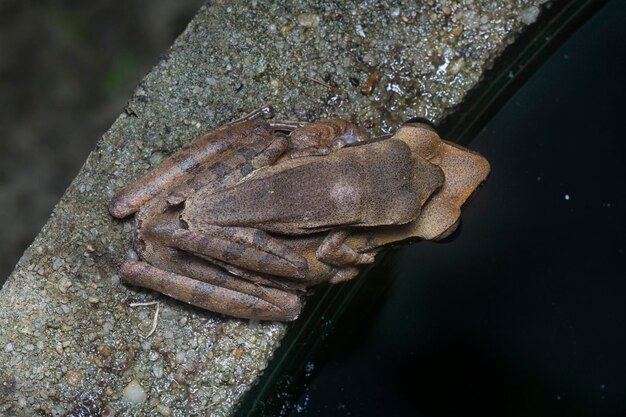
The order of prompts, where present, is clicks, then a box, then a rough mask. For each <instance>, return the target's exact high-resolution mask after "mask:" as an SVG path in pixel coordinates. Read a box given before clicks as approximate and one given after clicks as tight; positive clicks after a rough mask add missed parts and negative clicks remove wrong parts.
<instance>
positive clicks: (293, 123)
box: [269, 120, 308, 132]
mask: <svg viewBox="0 0 626 417" xmlns="http://www.w3.org/2000/svg"><path fill="white" fill-rule="evenodd" d="M269 123H270V126H272V127H273V128H274V130H282V131H284V132H291V131H293V130H296V129H300V128H301V127H304V126H306V125H307V124H308V123H307V122H300V121H297V120H273V121H271V122H269Z"/></svg>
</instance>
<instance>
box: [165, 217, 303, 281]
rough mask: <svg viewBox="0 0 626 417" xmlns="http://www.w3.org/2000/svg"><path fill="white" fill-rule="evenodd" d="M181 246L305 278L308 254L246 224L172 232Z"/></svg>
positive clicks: (234, 262) (254, 268)
mask: <svg viewBox="0 0 626 417" xmlns="http://www.w3.org/2000/svg"><path fill="white" fill-rule="evenodd" d="M171 243H172V244H173V245H174V246H176V247H177V248H179V249H182V250H184V251H187V252H192V253H194V254H198V255H204V256H208V257H210V258H214V259H218V260H221V261H224V262H228V263H230V264H232V265H235V266H238V267H241V268H245V269H250V270H252V271H258V272H265V273H268V274H272V275H276V276H281V277H288V278H293V279H298V278H301V279H303V278H305V276H306V272H307V269H308V263H307V260H306V258H304V257H303V256H301V255H300V254H299V253H298V252H296V251H294V250H293V249H291V248H289V247H288V246H286V245H285V244H283V243H282V242H281V241H280V240H278V239H276V238H273V237H272V236H270V235H269V234H267V233H265V232H263V231H261V230H258V229H253V228H247V227H220V226H212V227H204V228H203V229H202V230H201V231H200V232H195V231H190V230H185V229H179V230H176V231H175V232H174V233H173V234H172V236H171Z"/></svg>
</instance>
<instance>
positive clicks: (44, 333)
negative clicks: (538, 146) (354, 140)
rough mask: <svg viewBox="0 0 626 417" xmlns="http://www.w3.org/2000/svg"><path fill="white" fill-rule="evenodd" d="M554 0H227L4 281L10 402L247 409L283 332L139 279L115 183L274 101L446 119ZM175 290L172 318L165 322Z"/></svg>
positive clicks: (164, 63)
mask: <svg viewBox="0 0 626 417" xmlns="http://www.w3.org/2000/svg"><path fill="white" fill-rule="evenodd" d="M539 3H542V1H526V0H516V1H515V0H498V1H480V2H479V1H472V0H464V1H451V0H450V1H444V0H442V1H439V2H435V1H417V2H415V1H410V2H409V1H407V2H393V5H389V4H387V2H377V1H372V0H368V1H365V2H351V1H335V2H333V1H325V2H318V3H316V5H315V6H314V7H313V6H307V5H303V4H294V3H292V2H289V1H284V2H275V3H273V4H271V5H269V4H266V3H265V2H258V1H251V2H242V1H236V2H214V3H211V4H210V5H207V6H205V7H203V8H202V9H201V10H200V11H199V13H198V14H197V16H196V17H195V18H194V19H193V21H192V22H191V23H190V24H189V26H188V28H187V30H186V31H185V32H184V33H183V34H182V35H181V36H180V37H179V39H178V40H177V41H176V43H175V44H174V45H173V47H172V48H171V50H169V51H168V52H167V53H166V54H164V56H163V59H162V60H161V61H160V62H159V63H158V64H157V66H156V67H155V68H154V69H153V70H152V72H151V73H150V74H148V75H147V76H146V77H145V79H144V80H143V81H142V82H141V83H140V85H139V87H138V88H137V90H136V91H135V94H134V95H133V97H132V98H131V99H130V101H129V102H128V105H127V106H126V108H125V111H124V113H122V114H121V115H120V116H119V118H118V119H117V120H116V121H115V123H114V124H113V126H112V127H111V128H110V129H109V131H108V132H106V133H105V134H104V136H103V137H102V139H101V140H100V142H99V143H98V145H97V147H96V149H95V150H94V151H93V152H92V153H91V155H90V156H89V158H88V159H87V161H86V163H85V165H84V166H83V168H82V170H81V171H80V173H79V175H78V176H77V178H76V179H75V180H74V182H73V183H72V184H71V186H70V187H69V188H68V190H67V191H66V193H65V195H64V196H63V198H62V199H61V201H60V202H59V204H58V205H57V207H56V208H55V210H54V212H53V213H52V216H51V218H50V220H49V221H48V223H47V224H46V225H45V226H44V228H43V229H42V231H41V233H40V234H39V236H38V237H37V238H36V240H35V242H34V243H33V244H32V246H31V247H30V248H29V249H28V250H27V251H26V252H25V254H24V256H23V257H22V259H21V260H20V262H19V263H18V265H17V267H16V269H15V271H14V272H13V274H12V275H11V277H10V278H9V280H8V281H7V283H6V285H5V286H4V288H3V289H2V291H1V292H0V415H3V416H4V415H6V416H13V415H15V416H29V415H33V414H39V415H73V416H74V415H75V416H78V415H81V416H87V415H90V416H91V415H93V416H95V415H109V416H110V415H113V414H115V415H134V416H147V415H164V416H169V415H171V416H189V415H211V416H228V415H231V414H232V412H233V410H234V407H235V406H236V404H237V402H238V401H239V400H240V399H241V397H242V395H243V394H244V393H245V392H246V391H247V390H248V388H249V387H250V385H251V384H252V383H254V381H255V380H256V379H257V377H258V376H259V374H260V373H261V372H262V370H263V369H264V368H265V366H266V364H267V362H268V360H269V358H270V357H271V354H272V352H273V350H274V348H275V347H276V346H277V345H278V344H279V343H280V340H281V338H282V337H283V335H284V334H285V331H286V328H287V327H286V326H285V325H284V324H280V323H255V322H249V321H245V320H238V319H230V318H226V317H223V316H220V315H217V314H213V313H209V312H204V311H200V310H197V309H194V308H190V307H189V306H187V305H185V304H182V303H178V302H175V301H172V300H170V299H167V298H166V297H163V296H160V295H158V294H156V293H153V292H149V291H146V290H140V289H136V288H129V287H126V286H124V285H122V284H120V282H119V276H118V275H117V268H118V266H119V264H120V263H121V262H122V260H123V259H124V258H126V257H132V256H136V255H135V254H134V252H133V251H132V249H131V247H132V246H131V239H130V231H131V222H130V221H128V220H127V221H117V220H114V219H113V218H112V217H111V216H110V215H109V214H108V212H107V209H106V204H107V202H108V200H109V199H110V197H111V196H112V195H113V194H114V193H115V192H116V191H117V190H119V189H120V188H122V187H123V186H124V185H126V184H128V183H129V182H131V181H132V180H133V179H135V178H137V177H139V176H140V175H142V174H144V173H146V172H147V171H148V170H149V169H150V168H152V167H153V166H155V165H156V164H158V163H159V162H160V161H161V160H162V159H163V157H165V156H167V155H168V154H170V153H172V152H173V151H174V150H175V149H177V148H178V147H180V146H181V145H183V144H185V143H188V142H189V141H191V140H192V139H194V138H195V137H197V136H199V135H200V134H201V133H203V132H205V131H207V130H209V129H211V128H212V127H215V126H218V125H219V124H221V123H222V122H225V121H228V120H231V119H233V118H235V117H237V116H240V115H242V114H243V113H245V112H248V111H250V110H251V109H254V108H256V107H258V106H260V105H261V104H263V103H267V102H271V103H273V104H274V105H275V107H276V110H277V113H278V117H280V118H286V119H302V120H311V119H319V118H324V117H331V116H332V117H344V118H348V119H352V120H355V121H357V122H359V123H360V124H362V125H364V126H366V127H368V128H370V129H371V130H372V132H373V133H375V134H379V133H384V132H388V131H390V130H392V129H394V128H395V127H397V126H398V124H399V123H401V122H402V121H403V120H406V119H408V118H410V117H413V116H418V115H419V116H425V117H428V118H430V119H431V120H434V121H438V120H440V119H441V118H442V117H443V116H444V115H445V114H446V113H447V112H449V111H450V110H451V109H453V108H454V106H455V105H457V104H458V103H459V102H460V101H461V100H462V98H463V97H464V95H465V94H466V93H467V91H468V90H469V89H470V88H471V87H472V86H474V85H475V83H476V82H477V81H478V80H479V79H480V76H481V74H482V73H483V72H484V70H485V69H486V67H487V66H488V65H489V63H490V62H491V61H492V60H493V58H494V57H495V56H497V55H498V54H499V53H500V52H501V51H502V50H503V49H504V48H505V47H506V45H507V44H509V43H510V42H512V41H513V39H514V38H515V36H516V35H517V34H518V33H519V32H520V31H521V30H522V29H523V27H524V26H525V25H526V24H530V23H532V21H534V19H535V18H536V17H537V14H538V12H539V11H540V9H539ZM154 300H156V301H159V302H160V315H159V322H158V327H157V329H156V332H155V333H154V334H153V335H151V336H149V337H144V336H145V335H146V334H148V332H149V331H150V328H151V325H152V317H153V314H154V312H155V309H156V306H155V305H146V306H134V307H133V306H131V304H132V303H142V302H149V301H154Z"/></svg>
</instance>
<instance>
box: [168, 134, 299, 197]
mask: <svg viewBox="0 0 626 417" xmlns="http://www.w3.org/2000/svg"><path fill="white" fill-rule="evenodd" d="M288 144H289V141H288V140H287V138H286V137H283V136H277V137H275V138H274V139H273V140H272V141H271V142H269V143H267V142H266V141H260V142H258V143H254V144H252V145H250V146H248V147H246V148H242V149H237V150H234V151H232V152H231V155H230V156H228V157H227V158H225V160H224V161H219V162H215V163H214V164H211V165H205V166H203V167H201V168H199V169H198V170H197V172H195V173H194V175H193V176H191V177H190V178H189V179H188V180H187V181H186V183H185V184H183V185H181V186H179V187H176V188H174V189H173V191H172V192H171V193H170V194H169V195H168V197H167V202H168V204H170V205H172V206H175V205H178V204H181V203H183V202H184V201H185V200H186V199H187V198H188V197H189V196H190V195H192V194H193V193H195V192H196V191H198V190H200V189H201V188H204V187H211V188H212V189H214V190H219V189H223V188H227V187H230V186H232V185H234V184H235V183H236V182H238V181H240V180H241V179H242V178H244V177H245V176H246V175H248V174H250V173H251V172H253V171H254V170H256V169H259V168H261V167H264V166H267V165H271V164H273V163H274V162H275V161H276V160H278V158H280V156H281V155H282V154H283V153H284V152H285V150H286V149H287V146H288Z"/></svg>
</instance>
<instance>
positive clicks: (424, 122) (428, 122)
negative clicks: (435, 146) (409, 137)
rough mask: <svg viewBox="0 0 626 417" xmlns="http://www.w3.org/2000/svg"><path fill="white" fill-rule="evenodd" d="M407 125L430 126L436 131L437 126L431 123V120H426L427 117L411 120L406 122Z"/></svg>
mask: <svg viewBox="0 0 626 417" xmlns="http://www.w3.org/2000/svg"><path fill="white" fill-rule="evenodd" d="M404 124H405V125H409V124H424V125H428V126H430V127H431V128H433V129H435V124H434V123H433V122H431V121H430V120H428V119H426V118H425V117H413V118H411V119H409V120H407V121H406V122H404Z"/></svg>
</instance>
